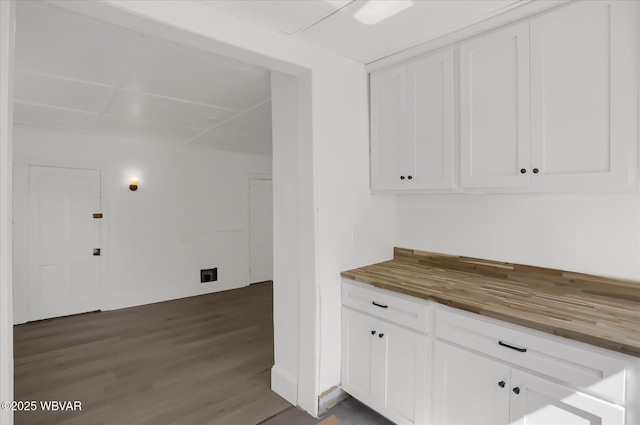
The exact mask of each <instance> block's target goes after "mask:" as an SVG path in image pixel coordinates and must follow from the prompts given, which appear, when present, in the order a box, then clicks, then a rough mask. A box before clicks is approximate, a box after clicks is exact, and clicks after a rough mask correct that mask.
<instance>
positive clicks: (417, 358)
mask: <svg viewBox="0 0 640 425" xmlns="http://www.w3.org/2000/svg"><path fill="white" fill-rule="evenodd" d="M380 326H381V329H382V330H381V333H380V334H379V335H378V338H376V339H379V340H380V341H376V342H382V346H381V347H380V348H381V349H382V350H383V354H382V356H381V357H382V358H381V360H382V361H383V362H384V364H382V365H381V368H380V370H379V371H375V370H374V372H373V373H374V374H376V373H382V374H383V376H382V379H383V382H382V388H381V390H382V394H381V397H382V404H383V409H384V412H385V413H386V415H387V416H388V417H389V419H391V420H392V421H394V422H395V423H397V424H398V425H401V424H424V423H425V422H426V404H427V337H426V335H423V334H419V333H417V332H413V331H410V330H407V329H405V328H402V327H400V326H396V325H393V324H391V323H387V322H381V324H380ZM380 335H382V338H380ZM375 367H376V366H375V365H374V368H375Z"/></svg>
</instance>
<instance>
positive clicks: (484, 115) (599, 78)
mask: <svg viewBox="0 0 640 425" xmlns="http://www.w3.org/2000/svg"><path fill="white" fill-rule="evenodd" d="M637 20H638V13H637V3H635V2H626V1H603V2H599V1H585V2H579V3H577V4H570V5H568V6H565V7H562V8H560V9H559V10H556V11H553V12H551V13H548V14H545V15H542V16H540V17H537V18H535V19H533V20H531V21H528V22H523V23H520V24H517V25H514V26H510V27H507V28H505V29H502V30H499V31H496V32H493V33H490V34H488V35H484V36H480V37H478V38H476V39H473V40H470V41H468V42H464V43H462V44H461V45H460V78H461V80H460V90H461V93H460V102H461V103H460V111H461V186H462V187H464V188H498V189H505V188H506V189H509V188H532V189H533V190H536V191H574V190H575V191H606V190H620V189H625V188H627V187H629V185H631V184H633V183H634V181H635V178H636V175H635V171H636V162H637V123H638V112H637V111H638V109H637V96H638V67H637V57H638V55H637Z"/></svg>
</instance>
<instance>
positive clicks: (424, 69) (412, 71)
mask: <svg viewBox="0 0 640 425" xmlns="http://www.w3.org/2000/svg"><path fill="white" fill-rule="evenodd" d="M408 77H409V93H408V96H409V99H408V100H409V129H408V130H409V146H410V149H409V151H408V152H407V153H408V154H409V155H408V157H407V158H406V160H405V162H406V163H407V164H409V165H410V169H411V170H413V171H412V177H413V179H412V180H411V181H409V182H407V183H408V185H407V188H408V189H446V188H452V187H453V185H454V180H453V160H454V157H453V137H454V134H453V133H454V123H453V50H447V51H444V52H441V53H437V54H433V55H430V56H427V57H424V58H422V59H420V60H417V61H415V62H412V63H410V64H409V66H408Z"/></svg>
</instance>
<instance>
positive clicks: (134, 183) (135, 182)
mask: <svg viewBox="0 0 640 425" xmlns="http://www.w3.org/2000/svg"><path fill="white" fill-rule="evenodd" d="M129 190H130V191H132V192H135V191H136V190H138V178H137V177H131V183H129Z"/></svg>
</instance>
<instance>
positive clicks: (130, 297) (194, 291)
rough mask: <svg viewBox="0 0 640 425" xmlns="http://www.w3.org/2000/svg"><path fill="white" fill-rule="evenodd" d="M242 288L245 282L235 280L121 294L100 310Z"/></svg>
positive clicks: (112, 298) (245, 284) (113, 297)
mask: <svg viewBox="0 0 640 425" xmlns="http://www.w3.org/2000/svg"><path fill="white" fill-rule="evenodd" d="M244 286H247V283H246V282H244V281H239V280H235V281H227V282H209V283H205V284H200V285H189V286H187V287H184V288H165V289H163V290H159V291H149V292H139V293H129V294H126V295H125V294H123V295H120V296H112V297H111V299H110V301H109V305H108V306H103V308H102V310H118V309H121V308H128V307H136V306H139V305H145V304H153V303H159V302H163V301H171V300H177V299H180V298H187V297H194V296H197V295H204V294H210V293H213V292H220V291H228V290H230V289H237V288H242V287H244Z"/></svg>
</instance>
